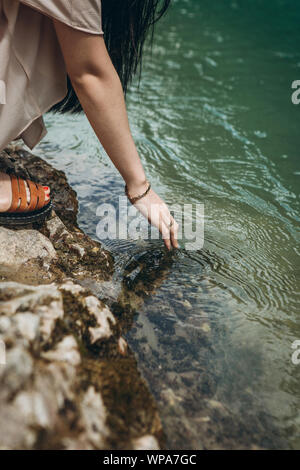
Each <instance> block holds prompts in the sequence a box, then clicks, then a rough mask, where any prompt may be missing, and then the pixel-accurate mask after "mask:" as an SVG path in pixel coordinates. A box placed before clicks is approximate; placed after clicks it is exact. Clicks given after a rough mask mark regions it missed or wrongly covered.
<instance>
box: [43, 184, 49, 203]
mask: <svg viewBox="0 0 300 470" xmlns="http://www.w3.org/2000/svg"><path fill="white" fill-rule="evenodd" d="M43 189H44V191H45V200H46V201H49V199H50V188H49V186H43Z"/></svg>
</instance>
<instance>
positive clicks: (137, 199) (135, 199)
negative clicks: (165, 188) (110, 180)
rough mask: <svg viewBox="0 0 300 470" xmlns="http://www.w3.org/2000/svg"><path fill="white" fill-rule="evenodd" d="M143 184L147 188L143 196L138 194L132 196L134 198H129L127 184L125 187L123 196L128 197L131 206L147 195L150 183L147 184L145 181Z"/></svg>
mask: <svg viewBox="0 0 300 470" xmlns="http://www.w3.org/2000/svg"><path fill="white" fill-rule="evenodd" d="M145 183H148V188H147V189H146V191H145V192H144V193H143V194H140V195H139V196H134V197H131V196H130V195H129V193H128V188H127V184H126V185H125V194H126V196H127V197H128V199H129V201H130V202H131V204H135V203H136V202H137V201H139V200H140V199H142V198H143V197H145V196H146V195H147V194H148V193H149V191H150V189H151V183H149V181H148V180H146V181H145Z"/></svg>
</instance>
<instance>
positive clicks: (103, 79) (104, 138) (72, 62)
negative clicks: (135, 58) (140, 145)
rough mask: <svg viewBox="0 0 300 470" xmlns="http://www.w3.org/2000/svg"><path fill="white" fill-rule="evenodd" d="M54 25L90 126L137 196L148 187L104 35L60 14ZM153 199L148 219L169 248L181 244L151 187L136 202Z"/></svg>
mask: <svg viewBox="0 0 300 470" xmlns="http://www.w3.org/2000/svg"><path fill="white" fill-rule="evenodd" d="M54 25H55V29H56V33H57V37H58V40H59V43H60V46H61V49H62V53H63V56H64V60H65V64H66V68H67V72H68V75H69V77H70V79H71V81H72V84H73V86H74V89H75V91H76V94H77V96H78V98H79V100H80V103H81V105H82V107H83V109H84V111H85V113H86V116H87V118H88V120H89V122H90V124H91V126H92V127H93V129H94V131H95V133H96V135H97V137H98V138H99V140H100V142H101V143H102V145H103V147H104V149H105V151H106V152H107V154H108V156H109V158H110V159H111V160H112V162H113V163H114V165H115V166H116V168H117V169H118V170H119V172H120V174H121V175H122V177H123V179H124V181H125V182H126V184H127V187H128V190H129V193H130V194H131V195H133V196H134V195H138V194H141V193H143V192H144V191H145V189H146V184H145V180H146V176H145V172H144V169H143V166H142V163H141V160H140V157H139V155H138V152H137V149H136V146H135V143H134V141H133V138H132V135H131V132H130V127H129V122H128V116H127V111H126V106H125V101H124V96H123V90H122V86H121V82H120V79H119V77H118V74H117V73H116V70H115V68H114V66H113V64H112V62H111V59H110V57H109V54H108V52H107V49H106V46H105V42H104V39H103V37H102V36H100V35H94V34H88V33H84V32H81V31H78V30H75V29H73V28H70V27H69V26H66V25H65V24H63V23H60V22H59V21H56V20H54ZM141 203H142V204H141ZM152 204H157V205H158V207H159V209H158V211H156V212H155V214H154V215H153V216H152V217H151V219H149V221H150V222H151V223H152V224H153V225H155V226H156V227H158V228H159V230H160V231H161V233H162V234H163V237H164V241H165V244H166V246H167V247H168V248H170V247H171V244H172V245H173V246H174V247H178V243H177V235H176V234H177V224H176V222H175V221H174V225H173V226H172V228H171V231H170V229H169V223H170V221H171V220H173V219H172V217H171V215H170V213H169V210H168V208H167V206H166V204H165V203H164V202H163V201H162V200H161V199H160V198H159V196H158V195H157V194H156V193H155V192H154V191H153V190H152V189H151V191H150V192H149V193H148V195H147V196H146V197H145V198H143V199H142V200H141V201H140V203H137V204H136V207H137V208H138V209H139V210H140V211H141V212H142V213H144V212H145V214H146V212H147V213H148V214H150V207H151V205H152ZM142 205H143V207H142ZM152 212H153V211H152ZM145 214H144V215H145Z"/></svg>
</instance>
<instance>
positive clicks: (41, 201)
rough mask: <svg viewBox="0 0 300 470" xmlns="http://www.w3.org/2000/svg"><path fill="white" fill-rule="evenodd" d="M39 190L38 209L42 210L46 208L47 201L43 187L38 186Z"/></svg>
mask: <svg viewBox="0 0 300 470" xmlns="http://www.w3.org/2000/svg"><path fill="white" fill-rule="evenodd" d="M37 189H38V203H37V207H36V208H37V209H42V207H44V205H45V199H46V195H45V190H44V188H43V186H41V185H40V184H37Z"/></svg>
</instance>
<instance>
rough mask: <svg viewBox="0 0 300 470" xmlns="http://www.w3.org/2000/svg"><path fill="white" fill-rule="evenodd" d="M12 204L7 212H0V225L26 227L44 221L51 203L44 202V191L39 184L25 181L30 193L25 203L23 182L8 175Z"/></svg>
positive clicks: (49, 210)
mask: <svg viewBox="0 0 300 470" xmlns="http://www.w3.org/2000/svg"><path fill="white" fill-rule="evenodd" d="M10 179H11V189H12V203H11V206H10V208H9V210H8V211H7V212H0V225H10V226H13V225H28V224H33V223H35V222H42V221H44V220H45V219H46V218H47V216H49V215H50V212H51V209H52V202H51V201H49V202H47V203H46V202H45V190H44V188H43V186H41V185H40V184H37V183H34V182H33V181H30V180H26V183H27V185H28V188H29V191H30V201H29V202H27V192H26V183H25V180H23V179H22V178H20V177H19V176H16V175H10Z"/></svg>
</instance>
